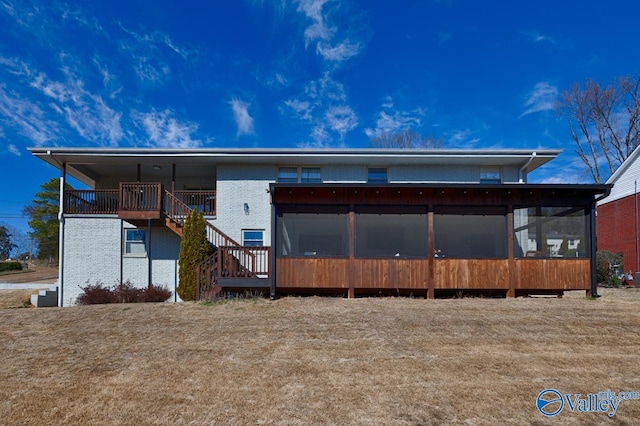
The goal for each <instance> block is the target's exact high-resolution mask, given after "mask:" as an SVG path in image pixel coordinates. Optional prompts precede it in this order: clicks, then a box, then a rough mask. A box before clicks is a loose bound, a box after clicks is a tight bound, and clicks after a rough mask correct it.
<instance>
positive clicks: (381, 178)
mask: <svg viewBox="0 0 640 426" xmlns="http://www.w3.org/2000/svg"><path fill="white" fill-rule="evenodd" d="M388 181H389V179H388V177H387V169H386V168H385V167H369V169H368V171H367V182H368V183H387V182H388Z"/></svg>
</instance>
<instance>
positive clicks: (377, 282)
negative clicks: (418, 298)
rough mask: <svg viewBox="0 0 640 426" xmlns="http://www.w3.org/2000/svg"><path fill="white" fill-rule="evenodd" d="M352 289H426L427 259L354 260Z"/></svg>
mask: <svg viewBox="0 0 640 426" xmlns="http://www.w3.org/2000/svg"><path fill="white" fill-rule="evenodd" d="M353 273H354V275H353V283H354V285H353V286H354V288H375V289H385V288H398V289H414V288H415V289H426V288H427V285H428V274H429V260H428V259H354V260H353Z"/></svg>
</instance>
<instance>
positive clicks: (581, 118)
mask: <svg viewBox="0 0 640 426" xmlns="http://www.w3.org/2000/svg"><path fill="white" fill-rule="evenodd" d="M557 109H558V112H559V113H560V114H561V116H563V117H564V118H565V119H566V120H567V123H568V124H569V131H570V132H571V138H572V139H573V141H574V142H575V144H576V146H577V148H576V153H577V154H578V155H579V156H580V159H581V160H582V161H583V162H584V164H585V166H586V167H587V169H588V170H589V173H590V174H591V176H592V177H593V180H594V181H595V182H596V183H602V182H603V181H605V180H606V179H607V178H608V177H609V176H610V175H611V174H612V173H613V172H614V171H615V170H616V168H618V166H620V164H621V163H622V162H623V161H624V160H625V159H626V158H627V157H629V155H631V152H633V150H634V149H635V148H636V146H638V144H639V143H640V140H639V139H638V136H639V133H640V76H638V77H619V78H617V79H616V80H615V81H614V82H613V83H611V84H609V85H608V86H606V87H603V86H601V85H600V84H599V83H597V82H595V81H593V80H587V82H586V84H585V86H584V88H583V87H581V86H580V85H579V84H575V85H573V86H572V87H571V88H570V89H569V90H567V91H565V92H563V93H562V96H561V100H560V102H559V103H558V106H557Z"/></svg>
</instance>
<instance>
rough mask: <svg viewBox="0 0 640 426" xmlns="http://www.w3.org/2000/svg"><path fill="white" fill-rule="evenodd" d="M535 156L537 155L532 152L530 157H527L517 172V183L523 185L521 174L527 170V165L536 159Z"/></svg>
mask: <svg viewBox="0 0 640 426" xmlns="http://www.w3.org/2000/svg"><path fill="white" fill-rule="evenodd" d="M536 155H538V154H537V153H536V152H535V151H533V152H532V153H531V157H529V160H528V161H527V162H526V163H525V165H524V166H522V167H520V170H518V182H519V183H524V175H523V172H524V171H525V170H526V169H527V167H529V164H531V162H532V161H533V159H534V158H536Z"/></svg>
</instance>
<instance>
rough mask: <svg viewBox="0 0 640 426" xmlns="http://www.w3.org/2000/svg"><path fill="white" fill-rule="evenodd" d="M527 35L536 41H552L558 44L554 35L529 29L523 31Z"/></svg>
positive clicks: (551, 42)
mask: <svg viewBox="0 0 640 426" xmlns="http://www.w3.org/2000/svg"><path fill="white" fill-rule="evenodd" d="M523 34H524V35H525V37H527V38H528V39H529V40H530V41H532V42H534V43H550V44H556V41H555V39H554V38H553V37H551V36H548V35H545V34H542V33H539V32H537V31H527V32H523Z"/></svg>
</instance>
